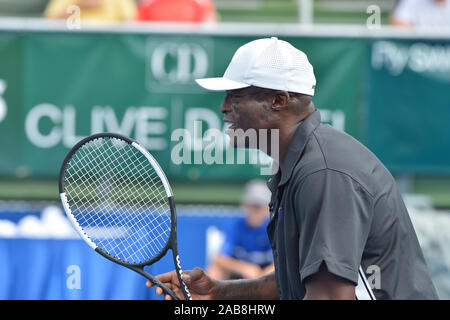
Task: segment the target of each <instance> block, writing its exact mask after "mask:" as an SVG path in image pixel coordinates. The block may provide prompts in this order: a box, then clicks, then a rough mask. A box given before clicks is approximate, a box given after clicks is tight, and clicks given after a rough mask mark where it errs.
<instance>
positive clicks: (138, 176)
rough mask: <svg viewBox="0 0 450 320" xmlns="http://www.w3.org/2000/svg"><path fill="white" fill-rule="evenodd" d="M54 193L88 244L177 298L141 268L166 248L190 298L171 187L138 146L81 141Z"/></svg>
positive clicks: (115, 139)
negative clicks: (182, 267) (178, 245)
mask: <svg viewBox="0 0 450 320" xmlns="http://www.w3.org/2000/svg"><path fill="white" fill-rule="evenodd" d="M59 192H60V197H61V201H62V204H63V207H64V211H65V213H66V215H67V216H68V217H69V220H70V221H71V222H72V225H73V227H74V228H75V230H76V231H77V232H78V233H79V234H80V236H81V238H82V239H83V240H84V241H86V242H87V244H88V245H89V246H91V247H92V248H93V249H94V250H95V251H97V252H98V253H99V254H101V255H102V256H103V257H105V258H107V259H109V260H111V261H113V262H115V263H118V264H120V265H122V266H125V267H127V268H129V269H131V270H133V271H135V272H137V273H139V274H141V275H143V276H144V277H146V278H147V279H149V280H150V281H151V282H152V283H153V284H155V285H157V286H159V287H160V288H161V289H162V290H163V291H164V293H165V294H168V295H169V296H171V297H172V299H175V300H178V299H179V298H178V297H177V296H176V295H175V293H174V292H173V291H172V290H170V289H169V288H168V287H167V286H165V285H164V284H163V283H161V282H160V281H159V280H157V279H155V278H154V277H152V276H151V275H150V274H149V273H147V272H146V271H145V270H144V267H145V266H148V265H151V264H153V263H155V262H157V261H158V260H160V259H161V258H162V257H163V256H164V255H166V253H167V252H168V250H169V249H171V250H172V255H173V260H174V264H175V268H176V273H177V276H178V280H179V282H180V287H181V290H182V292H183V294H184V297H185V298H186V299H187V300H191V299H192V298H191V295H190V293H189V290H188V288H187V286H186V284H185V283H184V281H183V279H182V275H183V271H182V270H181V265H180V258H179V255H178V247H177V217H176V212H175V202H174V200H173V194H172V189H171V187H170V185H169V182H168V180H167V178H166V176H165V174H164V172H163V171H162V169H161V167H160V166H159V164H158V163H157V162H156V160H155V159H154V158H153V156H152V155H151V154H150V153H149V152H148V151H147V150H145V149H144V148H143V147H142V146H141V145H139V144H138V143H137V142H136V141H134V140H132V139H130V138H127V137H124V136H121V135H119V134H113V133H100V134H94V135H92V136H90V137H87V138H85V139H83V140H81V141H80V142H78V143H77V144H76V145H75V146H74V147H73V148H72V149H71V150H70V151H69V153H68V154H67V156H66V158H65V159H64V162H63V164H62V166H61V171H60V175H59Z"/></svg>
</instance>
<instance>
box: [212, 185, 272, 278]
mask: <svg viewBox="0 0 450 320" xmlns="http://www.w3.org/2000/svg"><path fill="white" fill-rule="evenodd" d="M269 201H270V191H269V189H268V188H267V186H266V183H265V182H264V181H262V180H252V181H250V182H249V183H248V184H247V185H246V186H245V190H244V195H243V197H242V208H243V211H244V214H245V217H244V218H241V219H238V220H236V221H233V222H232V223H231V224H230V225H229V226H228V228H227V231H226V239H225V242H224V244H223V246H222V248H221V250H220V252H219V254H218V256H217V257H216V258H215V259H214V260H213V262H212V263H211V265H210V266H209V267H208V273H209V275H210V276H211V277H212V278H214V279H217V280H225V279H241V278H244V279H250V278H258V277H261V276H263V275H265V274H267V273H270V272H272V271H273V270H274V266H273V255H272V249H271V247H270V242H269V238H268V236H267V231H266V229H267V224H268V222H269V207H268V204H269Z"/></svg>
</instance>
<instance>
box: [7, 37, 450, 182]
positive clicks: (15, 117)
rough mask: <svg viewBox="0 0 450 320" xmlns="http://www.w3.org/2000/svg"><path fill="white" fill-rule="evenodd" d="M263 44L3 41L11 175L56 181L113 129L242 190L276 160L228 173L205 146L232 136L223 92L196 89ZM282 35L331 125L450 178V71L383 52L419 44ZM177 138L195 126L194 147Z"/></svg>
mask: <svg viewBox="0 0 450 320" xmlns="http://www.w3.org/2000/svg"><path fill="white" fill-rule="evenodd" d="M255 38H256V37H250V36H223V35H222V36H220V35H207V34H202V35H201V34H199V35H181V34H180V35H177V34H143V33H130V34H126V33H104V34H103V33H92V32H89V33H82V32H78V33H76V32H22V33H19V32H6V31H3V32H0V176H2V177H17V176H18V177H44V178H45V177H56V176H57V174H58V169H59V166H60V164H61V162H62V159H63V158H64V155H65V154H66V152H67V151H68V150H69V149H70V148H71V147H72V146H73V145H74V144H75V143H76V142H77V141H78V140H80V139H81V138H83V137H85V136H87V135H90V134H93V133H97V132H103V131H109V132H118V133H122V134H124V135H127V136H130V137H132V138H135V139H136V140H138V141H139V142H140V143H142V144H143V145H144V146H145V147H146V148H147V149H148V150H149V151H150V152H151V153H152V154H153V155H154V156H155V158H156V159H157V160H158V161H159V162H160V164H161V165H162V167H163V169H164V170H165V171H166V173H167V174H168V176H169V177H170V178H171V179H175V180H184V179H190V180H229V181H232V180H243V179H249V178H251V177H255V176H257V175H259V174H261V173H262V172H263V171H262V170H263V169H268V168H269V167H270V161H269V159H268V158H267V157H265V156H264V155H262V154H260V153H258V152H256V151H250V152H246V157H247V158H246V161H245V162H246V163H247V164H229V165H222V164H220V162H221V161H220V160H217V159H219V158H221V159H222V160H223V161H222V162H227V161H228V160H230V159H235V158H233V156H234V157H236V154H234V155H233V154H231V151H230V150H229V148H228V149H225V150H224V156H219V157H218V156H217V155H216V154H215V153H213V155H214V159H216V160H217V161H215V162H214V161H213V162H212V163H211V161H209V162H208V161H207V160H206V158H205V154H204V152H205V148H204V147H205V146H207V145H208V143H210V142H211V141H213V138H214V134H211V132H212V130H209V129H217V130H220V131H223V130H224V127H223V122H222V115H221V114H220V111H219V109H220V105H221V102H222V99H223V97H224V94H223V93H211V92H206V91H204V90H202V89H201V88H200V87H198V86H197V85H196V84H195V82H194V79H195V78H199V77H212V76H218V75H221V74H223V72H224V71H225V69H226V66H227V65H228V63H229V61H230V59H231V57H232V55H233V54H234V52H235V50H236V49H237V48H238V47H239V46H241V45H242V44H244V43H246V42H248V41H250V40H253V39H255ZM280 38H282V39H284V40H287V41H290V42H291V43H292V44H293V45H294V46H296V47H298V48H300V49H301V50H303V51H305V52H306V53H307V54H308V56H309V58H310V60H311V63H312V64H313V65H314V68H315V73H316V77H317V88H316V96H315V97H314V101H315V104H316V106H317V107H318V108H319V109H320V110H321V112H322V118H323V121H324V122H327V123H329V124H331V125H333V126H334V127H336V128H338V129H341V130H345V131H347V132H348V133H350V134H352V135H353V136H355V137H356V138H358V139H360V140H362V141H363V142H365V143H367V144H368V145H369V147H370V148H372V150H374V151H375V153H376V154H377V155H379V156H380V157H381V158H382V159H383V160H384V161H385V162H386V164H387V165H388V166H390V167H392V168H394V169H396V170H403V169H405V170H409V171H410V172H421V171H423V170H433V169H436V170H448V169H450V161H449V160H450V148H449V141H450V139H449V137H450V133H449V129H448V126H447V127H442V126H441V125H439V126H436V124H437V123H439V122H442V123H443V122H444V121H446V120H447V119H449V110H450V108H449V104H448V103H449V101H450V100H449V99H448V98H449V90H448V84H449V79H448V78H449V77H448V74H449V71H448V69H446V70H447V71H446V72H447V73H445V72H442V70H441V69H440V68H438V69H433V70H432V69H429V70H428V69H427V70H426V71H424V72H421V73H418V72H417V70H415V69H414V68H416V69H417V68H420V66H417V65H415V67H412V68H411V67H404V70H402V73H398V72H399V71H398V70H397V69H396V68H398V66H397V65H396V64H395V63H397V62H396V60H395V58H396V57H397V56H395V53H392V54H393V56H392V57H391V56H390V55H389V54H390V53H389V52H388V51H389V50H388V49H386V48H385V47H383V43H385V44H384V46H391V47H392V46H398V48H399V49H398V50H400V51H401V52H403V51H405V50H409V51H411V50H410V49H408V48H410V47H412V46H413V45H414V43H415V42H413V41H409V42H405V41H400V40H396V41H384V42H382V41H381V40H380V41H369V40H367V39H362V38H326V37H317V38H314V37H280ZM380 43H381V44H380ZM426 45H430V46H433V45H435V46H441V47H442V48H447V49H446V51H445V50H444V51H443V52H444V53H442V54H445V52H446V56H445V57H444V58H442V57H440V59H441V60H440V61H441V62H442V61H443V62H445V63H448V59H449V54H448V52H450V50H449V49H448V44H442V42H440V43H437V42H436V43H435V44H426ZM445 46H447V47H445ZM402 48H403V49H402ZM405 48H406V49H405ZM422 49H423V51H424V52H428V53H429V54H436V53H431V51H430V50H431V49H429V50H428V49H424V48H422ZM402 50H403V51H402ZM427 50H428V51H427ZM409 51H408V52H409ZM411 54H413V53H411ZM415 54H416V55H419V53H415ZM380 56H381V58H380ZM422 67H423V66H422ZM389 68H391V69H392V68H394V70H395V72H396V73H398V74H395V73H394V74H393V73H392V70H390V69H389ZM430 68H431V67H430ZM419 93H420V94H421V96H422V97H423V99H422V100H421V99H416V96H417V95H419ZM406 111H408V112H406ZM424 114H425V115H424ZM444 117H446V118H444ZM424 121H425V122H426V123H424ZM418 122H420V123H418ZM177 129H187V130H188V131H187V132H188V133H189V137H190V139H187V138H186V136H183V137H181V136H180V135H179V134H177ZM444 138H445V139H444ZM436 139H440V140H439V141H436ZM180 146H183V147H184V148H183V150H184V153H179V152H178V151H179V148H180ZM202 146H203V147H202ZM207 149H208V148H206V150H207ZM228 151H230V154H231V158H228V156H229V155H228V154H227V152H228ZM202 152H203V153H202ZM215 152H217V150H215ZM235 153H237V151H235ZM419 155H420V157H419ZM180 157H181V158H182V161H181V163H180ZM235 162H236V160H230V161H228V163H235ZM230 166H232V167H230ZM448 171H450V170H448ZM264 172H265V173H267V172H268V170H265V171H264Z"/></svg>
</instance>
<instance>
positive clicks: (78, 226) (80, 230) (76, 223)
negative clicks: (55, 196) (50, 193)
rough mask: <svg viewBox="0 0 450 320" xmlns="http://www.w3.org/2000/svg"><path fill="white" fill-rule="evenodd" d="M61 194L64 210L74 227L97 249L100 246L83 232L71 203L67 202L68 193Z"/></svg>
mask: <svg viewBox="0 0 450 320" xmlns="http://www.w3.org/2000/svg"><path fill="white" fill-rule="evenodd" d="M59 196H60V197H61V202H62V204H63V207H64V212H65V213H66V216H67V217H68V218H69V220H70V222H71V223H72V226H73V227H74V229H75V230H76V231H77V232H78V234H79V235H80V237H81V238H82V239H83V240H84V241H85V242H86V243H87V244H88V245H89V246H90V247H91V248H92V249H94V250H95V249H96V248H97V247H98V246H97V245H96V244H95V243H94V242H93V241H92V240H91V239H89V237H88V236H87V235H86V234H85V233H84V232H83V230H82V229H81V227H80V225H79V224H78V222H77V220H76V219H75V218H74V216H73V215H72V210H70V208H69V203H68V202H67V197H66V193H65V192H63V193H60V194H59Z"/></svg>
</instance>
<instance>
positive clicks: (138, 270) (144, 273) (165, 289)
mask: <svg viewBox="0 0 450 320" xmlns="http://www.w3.org/2000/svg"><path fill="white" fill-rule="evenodd" d="M126 267H127V268H129V269H131V270H133V271H136V272H137V273H139V274H140V275H143V276H144V277H146V278H147V279H148V280H150V281H151V282H152V283H153V284H154V285H155V286H158V287H160V288H161V289H162V291H164V293H165V294H168V295H169V296H170V297H171V298H172V299H173V300H180V298H179V297H178V296H177V295H176V294H175V293H174V292H173V291H172V290H170V289H169V288H167V286H166V285H165V284H163V283H162V282H161V281H159V280H158V279H156V278H153V277H152V276H151V275H150V274H148V273H147V272H145V271H144V268H143V267H133V266H126Z"/></svg>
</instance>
